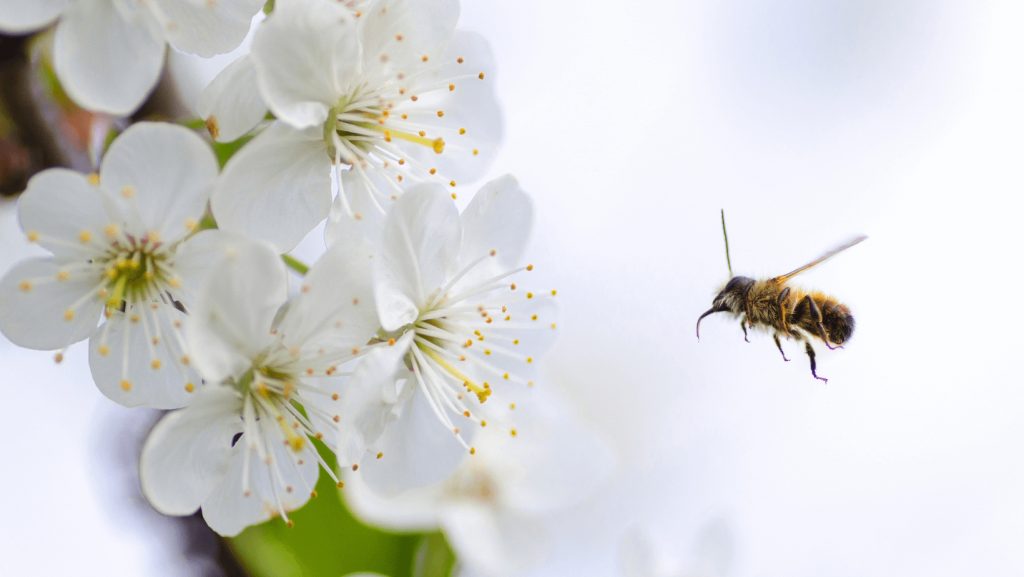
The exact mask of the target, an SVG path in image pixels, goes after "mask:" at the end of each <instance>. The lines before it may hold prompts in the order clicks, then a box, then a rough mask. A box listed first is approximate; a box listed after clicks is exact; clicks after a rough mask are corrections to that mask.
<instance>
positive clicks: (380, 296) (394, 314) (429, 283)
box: [375, 184, 462, 331]
mask: <svg viewBox="0 0 1024 577" xmlns="http://www.w3.org/2000/svg"><path fill="white" fill-rule="evenodd" d="M461 237H462V229H461V227H460V224H459V213H458V211H457V210H456V208H455V204H454V203H453V202H452V201H451V198H450V196H449V195H448V193H447V192H445V190H444V187H442V186H439V185H429V184H426V185H419V186H417V187H415V188H413V189H412V190H410V191H409V192H407V193H405V194H404V195H403V196H402V197H401V198H400V199H398V201H397V202H396V203H395V206H394V207H393V208H392V210H391V213H390V214H389V215H388V218H387V222H386V223H385V224H384V237H383V247H382V254H381V258H380V259H379V260H378V262H377V269H376V275H377V277H376V278H377V285H376V287H375V290H376V297H377V310H378V311H379V313H380V322H381V325H382V326H383V327H384V330H387V331H393V330H396V329H398V328H400V327H402V326H404V325H406V324H409V323H411V322H412V321H414V320H416V317H417V315H418V314H419V309H420V308H421V307H422V305H425V304H426V300H427V298H429V296H430V295H431V294H432V293H433V292H434V291H436V290H438V289H440V288H441V287H442V285H443V284H444V282H445V279H446V278H448V276H449V273H450V272H451V271H450V269H451V267H452V266H453V265H454V264H455V262H456V258H457V256H458V250H459V243H460V241H461Z"/></svg>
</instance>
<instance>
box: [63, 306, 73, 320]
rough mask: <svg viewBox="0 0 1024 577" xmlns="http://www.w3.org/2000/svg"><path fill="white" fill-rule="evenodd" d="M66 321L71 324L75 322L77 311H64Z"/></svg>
mask: <svg viewBox="0 0 1024 577" xmlns="http://www.w3.org/2000/svg"><path fill="white" fill-rule="evenodd" d="M64 320H66V321H69V322H70V321H73V320H75V311H74V310H72V309H68V310H66V311H64Z"/></svg>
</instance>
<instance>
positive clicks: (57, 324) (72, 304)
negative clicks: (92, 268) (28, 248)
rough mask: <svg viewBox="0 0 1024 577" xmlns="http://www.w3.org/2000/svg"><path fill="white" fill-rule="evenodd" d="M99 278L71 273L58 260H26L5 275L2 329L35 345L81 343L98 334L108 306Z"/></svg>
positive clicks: (0, 293)
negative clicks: (102, 296)
mask: <svg viewBox="0 0 1024 577" xmlns="http://www.w3.org/2000/svg"><path fill="white" fill-rule="evenodd" d="M62 272H67V273H69V274H68V275H67V276H65V275H63V274H62ZM58 275H60V276H58ZM59 278H64V279H65V280H58V279H59ZM99 283H100V281H99V279H96V278H89V277H87V276H85V275H80V274H71V273H70V272H69V271H68V270H66V269H65V268H64V267H63V266H62V265H61V264H60V263H57V262H55V261H54V260H53V259H49V258H34V259H29V260H25V261H22V262H20V263H18V264H17V265H15V266H13V267H12V268H11V269H10V270H9V271H7V274H5V275H4V277H3V279H0V332H3V334H4V335H5V336H6V337H7V338H8V339H10V340H11V342H13V343H14V344H16V345H20V346H23V347H26V348H30V349H38V350H52V349H59V348H63V347H66V346H68V345H70V344H71V343H75V342H78V341H80V340H82V339H84V338H86V337H88V336H89V335H90V334H92V332H93V331H94V330H95V329H96V324H97V322H98V321H99V318H100V313H101V312H102V311H103V307H104V302H103V299H101V298H100V297H99V296H98V295H97V291H98V290H99Z"/></svg>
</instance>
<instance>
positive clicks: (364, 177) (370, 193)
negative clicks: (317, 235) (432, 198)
mask: <svg viewBox="0 0 1024 577" xmlns="http://www.w3.org/2000/svg"><path fill="white" fill-rule="evenodd" d="M402 192H403V191H402V189H401V187H400V186H399V185H398V184H397V183H395V182H394V181H393V180H391V179H390V178H389V177H388V176H387V175H386V174H385V173H384V171H380V170H373V169H371V170H363V169H362V168H360V167H358V166H355V167H353V168H352V169H350V170H345V171H343V172H342V173H341V187H340V190H339V192H338V196H337V197H336V198H335V199H334V204H332V205H331V214H330V216H329V217H328V220H327V227H326V228H325V230H324V236H325V239H326V241H327V244H328V245H333V244H335V243H337V242H338V239H341V238H349V235H354V236H356V237H363V238H365V239H368V240H369V241H370V243H371V244H373V245H374V246H377V245H378V244H379V242H380V235H381V233H382V229H383V228H384V217H385V216H386V215H387V211H388V209H390V208H391V206H392V205H393V204H394V202H395V200H397V199H398V195H400V194H401V193H402Z"/></svg>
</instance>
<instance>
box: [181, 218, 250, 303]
mask: <svg viewBox="0 0 1024 577" xmlns="http://www.w3.org/2000/svg"><path fill="white" fill-rule="evenodd" d="M252 242H253V241H251V240H249V239H248V238H246V237H244V236H242V235H240V234H234V233H230V232H226V231H223V230H217V229H207V230H203V231H200V232H198V233H196V234H195V235H194V236H191V237H189V238H187V239H185V241H184V242H182V243H181V244H180V245H178V249H177V251H175V253H174V264H173V270H174V274H175V275H176V276H177V278H178V280H179V281H180V284H181V286H180V287H179V288H177V289H175V295H174V296H176V297H178V298H179V299H180V300H181V301H182V302H183V304H184V305H185V310H186V312H187V311H190V310H191V305H192V303H193V302H195V300H196V299H197V296H198V293H199V291H200V290H202V289H203V288H204V287H205V286H206V280H207V278H208V277H209V275H210V274H212V273H215V272H217V271H218V270H220V268H221V262H222V261H223V259H225V258H228V257H231V256H232V255H235V254H238V251H239V250H241V249H243V248H244V247H246V246H248V245H249V244H251V243H252Z"/></svg>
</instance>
